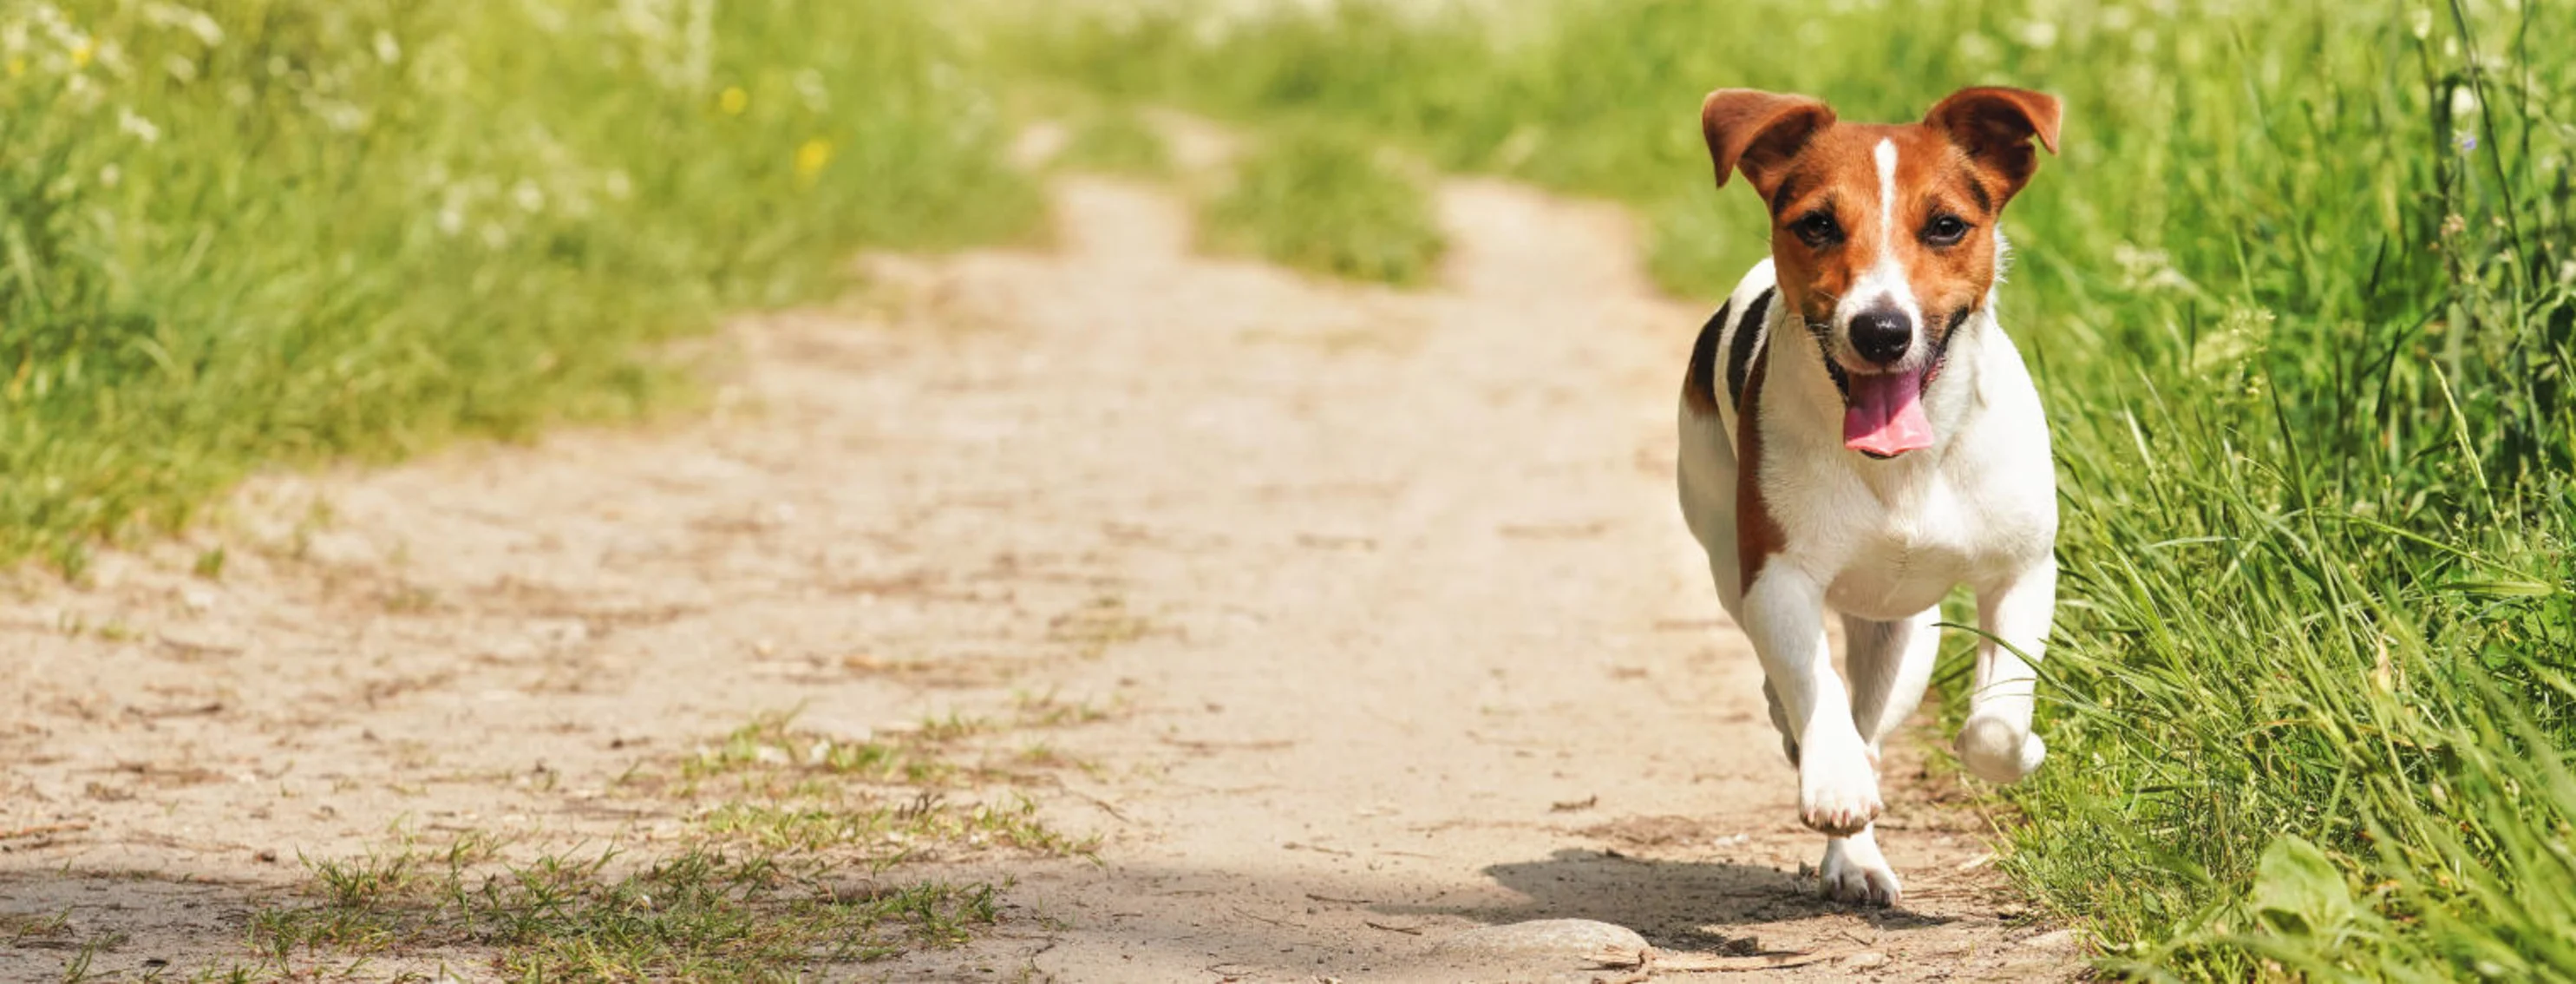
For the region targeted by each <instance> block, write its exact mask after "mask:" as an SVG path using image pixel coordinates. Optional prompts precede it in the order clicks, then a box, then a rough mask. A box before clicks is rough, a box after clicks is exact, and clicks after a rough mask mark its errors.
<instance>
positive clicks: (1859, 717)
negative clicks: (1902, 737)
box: [1843, 608, 1941, 755]
mask: <svg viewBox="0 0 2576 984" xmlns="http://www.w3.org/2000/svg"><path fill="white" fill-rule="evenodd" d="M1940 621H1941V611H1940V609H1937V608H1935V609H1930V610H1927V611H1925V612H1923V613H1922V614H1919V615H1916V616H1914V617H1913V618H1909V619H1903V620H1900V621H1895V622H1876V621H1871V620H1869V619H1865V618H1856V617H1853V616H1850V615H1845V616H1843V640H1844V651H1843V662H1844V663H1845V664H1847V665H1848V666H1849V667H1850V669H1851V678H1852V725H1853V726H1854V727H1857V728H1859V729H1860V737H1861V740H1863V741H1866V742H1869V749H1870V752H1871V754H1872V755H1876V754H1877V753H1878V751H1879V750H1880V749H1881V748H1882V747H1884V745H1885V744H1886V741H1887V737H1888V736H1889V735H1892V734H1895V733H1896V729H1898V728H1900V727H1903V726H1904V725H1905V719H1906V718H1907V717H1909V716H1911V715H1912V714H1913V713H1914V708H1915V707H1917V706H1919V705H1921V704H1922V703H1923V688H1924V686H1925V685H1927V684H1929V683H1931V682H1932V664H1933V663H1934V662H1935V661H1937V659H1938V658H1939V656H1940V653H1941V630H1940V629H1939V628H1938V625H1939V623H1940Z"/></svg>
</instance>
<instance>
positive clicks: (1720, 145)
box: [1699, 89, 1834, 199]
mask: <svg viewBox="0 0 2576 984" xmlns="http://www.w3.org/2000/svg"><path fill="white" fill-rule="evenodd" d="M1833 122H1834V111H1833V109H1832V108H1831V107H1828V106H1826V105H1825V104H1824V103H1823V102H1822V101H1821V100H1817V99H1814V98H1811V97H1808V96H1799V95H1786V94H1782V93H1776V92H1763V91H1761V90H1759V89H1719V90H1717V91H1716V92H1712V93H1709V94H1708V99H1707V100H1705V101H1703V102H1701V103H1700V104H1699V130H1700V136H1702V137H1705V138H1706V139H1707V140H1708V159H1709V163H1711V164H1714V165H1716V166H1717V185H1718V187H1721V188H1723V187H1726V179H1727V178H1728V177H1730V176H1732V175H1733V174H1734V173H1735V171H1736V170H1737V169H1738V168H1741V169H1743V171H1744V179H1745V180H1747V181H1751V182H1753V187H1754V189H1755V190H1757V191H1760V192H1761V193H1762V197H1763V198H1765V199H1768V198H1770V197H1771V189H1772V188H1774V187H1777V186H1778V185H1779V183H1780V169H1781V168H1782V167H1783V166H1784V165H1786V164H1788V163H1789V159H1790V158H1792V157H1796V156H1797V155H1798V149H1799V148H1801V147H1805V146H1806V145H1807V138H1809V137H1812V136H1815V134H1816V131H1818V130H1822V129H1824V128H1825V127H1827V126H1830V125H1832V124H1833Z"/></svg>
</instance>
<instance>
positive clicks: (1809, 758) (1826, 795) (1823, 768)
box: [1798, 745, 1881, 837]
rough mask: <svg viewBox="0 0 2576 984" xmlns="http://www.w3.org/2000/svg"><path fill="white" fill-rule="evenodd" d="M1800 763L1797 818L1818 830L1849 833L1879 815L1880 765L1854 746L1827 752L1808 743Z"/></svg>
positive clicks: (1825, 832)
mask: <svg viewBox="0 0 2576 984" xmlns="http://www.w3.org/2000/svg"><path fill="white" fill-rule="evenodd" d="M1805 751H1806V761H1805V762H1804V763H1803V764H1801V765H1800V766H1799V767H1798V819H1799V820H1801V821H1804V822H1805V823H1806V825H1807V826H1808V827H1810V828H1813V829H1814V830H1816V831H1817V832H1819V833H1823V834H1826V835H1829V836H1833V837H1848V836H1851V835H1853V834H1857V833H1860V832H1861V831H1864V830H1868V829H1869V824H1870V821H1873V820H1876V819H1878V811H1879V810H1880V809H1881V804H1880V802H1879V798H1878V767H1877V766H1876V765H1875V764H1874V763H1872V762H1871V761H1870V758H1869V755H1868V753H1867V751H1866V750H1865V749H1863V748H1861V747H1858V746H1857V745H1855V747H1853V748H1850V749H1847V750H1843V749H1837V750H1835V753H1834V754H1826V750H1825V749H1823V748H1815V747H1809V748H1807V749H1806V750H1805Z"/></svg>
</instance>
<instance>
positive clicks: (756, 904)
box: [207, 701, 1099, 981]
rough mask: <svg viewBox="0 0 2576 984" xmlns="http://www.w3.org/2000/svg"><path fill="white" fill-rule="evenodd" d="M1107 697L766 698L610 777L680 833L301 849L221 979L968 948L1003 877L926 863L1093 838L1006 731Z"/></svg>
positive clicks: (643, 974)
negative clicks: (426, 963) (873, 704)
mask: <svg viewBox="0 0 2576 984" xmlns="http://www.w3.org/2000/svg"><path fill="white" fill-rule="evenodd" d="M1098 716H1099V712H1098V711H1096V710H1094V709H1091V708H1088V707H1080V706H1069V705H1061V704H1056V703H1054V702H1052V701H1033V702H1027V703H1025V704H1024V705H1023V706H1022V707H1020V708H1019V709H1018V711H1017V712H1016V713H1015V714H1014V715H1013V716H1012V717H1011V718H1010V719H1008V720H1003V721H985V720H968V719H962V718H954V717H951V718H946V719H937V720H932V721H928V722H924V723H923V725H922V726H921V727H919V728H915V729H911V730H907V731H903V732H901V733H897V734H892V735H881V736H873V737H870V738H868V739H861V740H852V739H848V738H840V737H834V736H831V735H826V734H821V733H817V732H812V731H807V730H803V729H799V728H796V727H794V726H793V723H792V721H791V719H790V718H789V717H788V716H786V715H769V716H764V717H762V718H760V719H758V720H755V721H753V722H752V723H750V724H747V725H745V726H743V727H742V728H740V729H737V730H735V731H734V732H732V733H731V734H728V735H725V736H724V737H722V738H721V739H718V740H715V741H711V742H708V743H706V744H705V745H704V746H703V747H701V748H700V749H698V750H697V751H695V752H693V753H691V754H688V755H686V756H681V757H678V758H675V759H672V760H666V761H656V762H647V763H641V764H639V765H638V766H637V767H636V768H635V769H634V770H633V771H632V772H630V773H629V774H628V775H627V776H626V777H625V778H624V779H622V780H621V781H620V782H619V783H618V784H617V786H616V788H615V790H614V795H615V796H616V798H617V799H618V801H619V804H620V805H621V806H624V807H628V808H630V809H632V810H633V811H634V812H636V813H638V814H639V815H649V814H652V813H660V812H672V811H676V812H677V813H678V814H679V815H680V816H681V817H683V818H684V819H683V822H682V824H681V828H680V830H679V831H678V832H677V833H676V834H675V835H663V836H635V837H626V838H620V839H615V840H612V841H611V842H610V843H609V844H608V845H607V846H605V847H575V848H571V849H562V850H533V849H520V848H521V847H522V845H519V844H514V843H512V842H511V841H510V839H509V838H507V837H501V836H494V835H488V834H483V833H472V832H469V833H465V834H461V835H457V836H455V837H453V838H452V839H451V840H449V841H447V842H446V843H443V844H435V845H432V844H425V843H423V842H422V841H421V840H419V839H417V838H415V837H412V836H409V835H405V836H402V837H400V838H399V839H398V840H397V842H396V843H395V844H394V845H393V846H391V847H390V848H388V849H386V850H384V851H381V852H378V853H375V854H371V855H368V856H365V857H359V858H343V859H308V861H307V866H308V868H309V869H310V872H311V875H312V878H311V881H310V883H309V884H308V885H307V886H306V887H305V889H304V891H303V892H302V895H303V896H304V897H303V898H302V899H301V900H299V901H296V902H293V903H290V904H285V905H279V906H275V907H271V908H268V909H265V910H263V911H261V912H259V913H257V914H256V915H254V916H253V918H252V920H251V927H250V930H251V940H252V944H253V947H254V949H255V950H256V951H258V952H259V954H260V956H261V962H259V963H258V964H256V965H253V966H249V967H242V968H235V969H232V970H229V971H214V972H209V974H208V975H207V977H208V979H218V980H220V979H241V980H253V979H267V978H268V976H270V975H275V976H282V977H292V976H294V975H296V974H297V973H299V970H298V968H299V967H304V966H308V965H311V966H321V965H323V963H324V962H329V963H343V962H346V961H349V960H353V959H356V960H363V959H365V958H367V957H370V956H391V957H414V958H437V959H442V960H447V961H449V962H450V963H457V964H467V963H474V964H489V965H490V966H492V967H493V968H494V969H497V970H499V971H500V972H502V973H503V974H505V975H507V976H508V977H510V978H512V979H523V980H545V981H559V980H572V981H626V980H709V981H736V980H739V981H753V980H791V979H800V977H801V976H802V975H805V974H809V973H815V972H818V971H830V970H832V969H834V968H839V970H841V971H843V972H846V971H847V970H848V969H850V968H851V967H852V966H855V965H858V964H865V963H869V962H873V961H879V960H884V959H887V958H891V957H895V956H900V955H902V954H904V953H907V952H910V951H912V950H916V949H920V948H925V947H929V948H939V947H949V946H956V945H959V944H962V943H965V942H967V941H968V940H969V939H971V938H972V937H973V935H974V934H975V933H976V932H978V931H980V930H982V929H984V928H986V927H990V926H992V925H995V924H996V923H997V922H999V921H1000V920H1001V919H1002V915H1001V910H1000V898H1001V892H1002V890H1003V888H1004V886H1001V885H996V884H994V883H991V882H986V881H963V882H960V881H952V880H948V879H945V878H941V877H938V876H937V874H936V873H935V872H931V873H926V872H925V869H923V868H921V867H919V865H920V864H921V863H923V862H930V861H941V860H956V859H960V858H971V857H985V856H992V855H995V854H997V853H998V854H1000V855H1002V856H1016V857H1082V856H1088V855H1089V853H1090V851H1091V849H1092V842H1091V841H1090V840H1088V839H1086V838H1079V837H1074V836H1071V835H1068V834H1066V833H1064V832H1062V831H1059V830H1057V829H1055V828H1053V827H1050V826H1048V825H1047V824H1045V823H1044V822H1042V821H1041V820H1040V819H1039V818H1038V816H1037V810H1036V807H1035V806H1034V805H1032V804H1031V803H1030V801H1029V800H1027V799H1025V798H1023V797H1021V796H1019V795H1017V794H1015V793H1009V792H1007V790H1009V789H1011V788H1013V787H1015V786H1018V785H1025V784H1033V783H1041V782H1043V781H1044V780H1045V776H1046V774H1047V771H1048V770H1051V769H1054V768H1058V767H1061V766H1063V765H1064V763H1063V762H1062V760H1061V759H1060V757H1058V756H1055V755H1053V754H1052V753H1046V752H1044V751H1043V749H1044V746H1043V745H1036V746H1029V747H1025V748H1021V749H1018V750H1009V749H1007V748H997V747H996V746H997V741H998V739H1001V738H1003V737H1004V736H1010V735H1021V734H1023V733H1024V732H1025V731H1027V730H1028V729H1051V728H1060V727H1066V726H1071V725H1077V724H1081V723H1085V722H1088V721H1091V720H1096V719H1097V718H1098ZM987 790H1004V791H1005V792H1003V793H1001V794H998V795H981V794H980V793H981V791H987ZM227 973H228V974H230V978H227V977H226V976H225V975H226V974H227Z"/></svg>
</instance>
